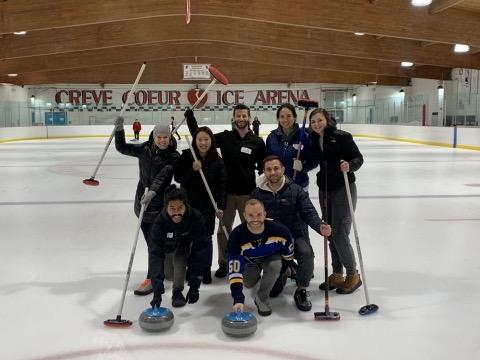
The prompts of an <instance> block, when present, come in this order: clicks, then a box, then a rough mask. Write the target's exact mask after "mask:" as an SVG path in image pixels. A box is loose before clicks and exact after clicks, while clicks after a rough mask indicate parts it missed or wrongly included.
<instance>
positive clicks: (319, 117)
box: [309, 109, 363, 294]
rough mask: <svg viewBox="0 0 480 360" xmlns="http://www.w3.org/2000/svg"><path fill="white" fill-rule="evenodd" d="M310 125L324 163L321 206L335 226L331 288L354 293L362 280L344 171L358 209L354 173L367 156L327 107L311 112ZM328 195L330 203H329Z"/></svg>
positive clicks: (319, 177)
mask: <svg viewBox="0 0 480 360" xmlns="http://www.w3.org/2000/svg"><path fill="white" fill-rule="evenodd" d="M310 128H311V130H312V131H311V135H310V139H309V140H310V145H311V149H312V152H313V153H312V154H313V156H315V157H316V158H317V160H318V162H319V163H320V171H319V172H318V173H317V185H318V187H319V199H320V207H321V209H322V213H323V214H325V210H326V209H327V208H328V217H329V219H324V221H326V222H328V223H329V224H331V226H332V235H331V237H330V238H329V240H330V243H329V247H330V253H331V255H332V267H333V272H332V274H331V275H330V276H329V290H331V289H335V288H336V289H337V293H339V294H350V293H352V292H354V291H355V290H356V289H358V288H359V287H360V286H361V285H362V280H361V279H360V275H359V274H358V271H357V265H356V262H355V254H354V252H353V248H352V245H351V244H350V239H349V237H348V236H349V234H350V229H351V226H352V219H351V217H350V210H349V205H348V198H347V193H346V188H345V180H344V177H343V174H342V172H347V176H348V182H349V184H350V190H351V194H352V201H353V206H354V208H355V206H356V203H357V187H356V185H355V175H354V172H355V171H357V170H358V169H359V168H360V167H361V166H362V164H363V156H362V154H361V153H360V150H359V149H358V147H357V145H356V144H355V141H354V140H353V137H352V135H351V134H350V133H348V132H346V131H342V130H337V127H336V123H335V121H334V120H333V119H332V118H331V116H330V114H329V113H328V112H327V111H326V110H324V109H315V110H313V111H312V112H311V113H310ZM326 192H327V194H326ZM326 195H327V201H328V203H326V202H325V197H326ZM343 268H345V270H346V275H347V276H346V278H344V276H343ZM325 286H326V285H325V283H322V284H321V285H320V289H322V290H324V289H325Z"/></svg>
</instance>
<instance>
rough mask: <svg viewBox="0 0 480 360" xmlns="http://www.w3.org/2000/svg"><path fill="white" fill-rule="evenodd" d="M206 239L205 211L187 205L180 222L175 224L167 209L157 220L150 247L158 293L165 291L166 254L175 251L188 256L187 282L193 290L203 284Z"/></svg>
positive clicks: (156, 293)
mask: <svg viewBox="0 0 480 360" xmlns="http://www.w3.org/2000/svg"><path fill="white" fill-rule="evenodd" d="M206 242H207V238H206V235H205V225H204V222H203V216H202V214H201V213H200V212H199V211H198V210H196V209H194V208H192V207H190V206H187V210H186V212H185V214H184V216H183V219H182V221H181V222H180V223H179V224H175V223H174V222H173V221H172V220H171V218H170V216H169V215H168V214H167V212H166V210H165V209H164V210H162V212H161V213H160V214H159V215H158V216H157V218H156V219H155V221H154V223H153V226H152V231H151V235H150V243H149V248H148V256H149V264H150V276H151V278H152V286H153V291H154V293H155V295H160V294H163V293H164V291H165V289H164V286H163V280H164V277H165V276H164V266H165V255H166V254H171V253H174V252H177V253H180V254H185V255H188V260H187V267H188V274H189V278H188V279H187V280H188V284H189V286H190V287H192V288H194V289H198V288H199V287H200V282H201V280H202V273H203V269H204V268H205V267H206V266H207V264H206V261H205V260H206V259H207V256H206V255H207V251H206V250H207V247H206Z"/></svg>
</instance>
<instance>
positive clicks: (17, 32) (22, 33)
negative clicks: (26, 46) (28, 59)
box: [13, 31, 27, 35]
mask: <svg viewBox="0 0 480 360" xmlns="http://www.w3.org/2000/svg"><path fill="white" fill-rule="evenodd" d="M13 34H14V35H26V34H27V32H26V31H14V32H13Z"/></svg>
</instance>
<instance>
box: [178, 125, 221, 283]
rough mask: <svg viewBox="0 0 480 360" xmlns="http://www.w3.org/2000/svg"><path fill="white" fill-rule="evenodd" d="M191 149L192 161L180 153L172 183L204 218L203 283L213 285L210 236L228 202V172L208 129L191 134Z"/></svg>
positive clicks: (188, 156) (189, 157)
mask: <svg viewBox="0 0 480 360" xmlns="http://www.w3.org/2000/svg"><path fill="white" fill-rule="evenodd" d="M192 148H193V150H194V151H195V154H196V155H197V158H198V161H197V162H195V161H194V159H193V156H192V154H191V152H190V150H189V149H187V150H183V152H182V155H181V156H180V159H179V161H178V164H177V168H176V169H175V181H176V182H178V183H179V184H180V185H181V187H182V188H183V189H185V190H186V192H187V195H188V204H189V205H190V206H191V207H193V208H195V209H197V210H199V211H200V212H201V213H202V215H203V218H204V222H205V227H206V233H207V243H206V246H207V252H206V257H207V258H206V264H207V267H206V268H205V269H204V271H203V283H204V284H210V283H211V282H212V276H211V266H212V252H213V246H212V235H213V232H214V230H215V216H217V217H218V218H219V219H221V218H222V217H223V210H225V204H226V199H227V173H226V171H225V164H224V163H223V160H222V158H221V157H220V156H219V155H218V152H217V147H216V145H215V139H214V137H213V134H212V131H211V130H210V128H208V127H206V126H203V127H200V128H198V130H197V131H196V132H195V134H194V135H193V141H192ZM200 169H202V171H203V174H204V175H205V178H206V179H207V183H208V186H209V187H210V190H211V192H212V195H213V197H214V199H215V202H216V203H217V207H218V213H217V214H215V209H214V208H213V205H212V202H211V201H210V197H209V196H208V192H207V189H206V188H205V185H204V183H203V181H202V178H201V176H200V172H199V170H200Z"/></svg>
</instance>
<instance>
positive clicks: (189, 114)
mask: <svg viewBox="0 0 480 360" xmlns="http://www.w3.org/2000/svg"><path fill="white" fill-rule="evenodd" d="M183 115H184V116H185V119H187V120H191V119H195V116H193V110H191V109H187V111H185V113H184V114H183Z"/></svg>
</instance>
